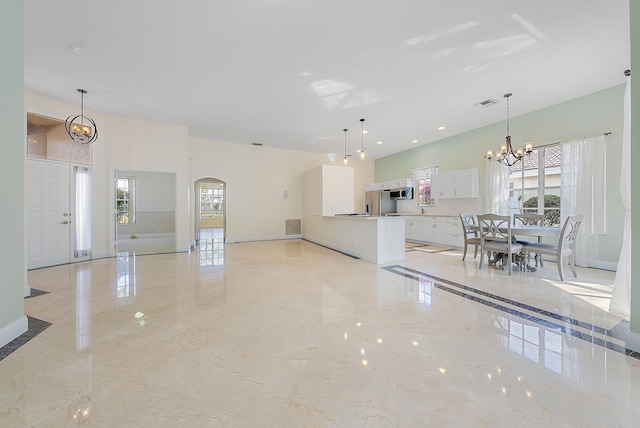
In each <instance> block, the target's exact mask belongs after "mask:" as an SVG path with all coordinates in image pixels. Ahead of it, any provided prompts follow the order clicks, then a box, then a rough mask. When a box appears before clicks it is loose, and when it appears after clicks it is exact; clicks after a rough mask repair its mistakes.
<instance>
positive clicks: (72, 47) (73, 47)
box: [67, 43, 84, 54]
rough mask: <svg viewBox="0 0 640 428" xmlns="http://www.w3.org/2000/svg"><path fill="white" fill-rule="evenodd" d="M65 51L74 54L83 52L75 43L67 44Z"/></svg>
mask: <svg viewBox="0 0 640 428" xmlns="http://www.w3.org/2000/svg"><path fill="white" fill-rule="evenodd" d="M67 49H68V50H69V52H71V53H74V54H79V53H82V51H83V50H84V49H83V48H82V46H80V45H79V44H76V43H67Z"/></svg>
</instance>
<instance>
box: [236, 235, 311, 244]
mask: <svg viewBox="0 0 640 428" xmlns="http://www.w3.org/2000/svg"><path fill="white" fill-rule="evenodd" d="M286 239H302V235H273V236H261V237H257V238H227V239H225V242H226V243H227V244H238V243H241V242H256V241H282V240H286Z"/></svg>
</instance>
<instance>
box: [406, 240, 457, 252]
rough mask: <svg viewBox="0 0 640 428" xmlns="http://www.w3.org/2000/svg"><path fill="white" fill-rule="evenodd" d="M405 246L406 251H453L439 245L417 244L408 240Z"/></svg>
mask: <svg viewBox="0 0 640 428" xmlns="http://www.w3.org/2000/svg"><path fill="white" fill-rule="evenodd" d="M404 248H405V251H406V252H411V251H421V252H423V253H443V252H445V251H451V248H445V247H438V246H436V245H423V244H416V243H414V242H406V243H405V247H404Z"/></svg>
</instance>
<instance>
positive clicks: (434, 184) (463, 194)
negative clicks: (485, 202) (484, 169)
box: [431, 168, 480, 199]
mask: <svg viewBox="0 0 640 428" xmlns="http://www.w3.org/2000/svg"><path fill="white" fill-rule="evenodd" d="M479 177H480V173H479V171H478V170H477V169H475V168H469V169H459V170H457V171H450V172H443V173H440V174H434V175H432V176H431V195H432V196H433V197H434V198H435V199H461V198H479V197H480V188H479V184H478V183H479V181H480V179H479Z"/></svg>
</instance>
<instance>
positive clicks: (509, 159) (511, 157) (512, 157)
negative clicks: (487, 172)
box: [485, 93, 533, 166]
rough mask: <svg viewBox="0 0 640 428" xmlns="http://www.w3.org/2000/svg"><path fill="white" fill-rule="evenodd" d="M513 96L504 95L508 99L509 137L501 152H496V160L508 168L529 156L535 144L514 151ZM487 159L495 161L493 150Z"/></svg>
mask: <svg viewBox="0 0 640 428" xmlns="http://www.w3.org/2000/svg"><path fill="white" fill-rule="evenodd" d="M511 95H512V94H511V93H508V94H504V97H505V98H506V99H507V136H506V138H505V142H504V144H503V145H502V146H500V152H499V153H498V152H496V160H497V161H498V162H500V163H501V164H503V165H506V166H512V165H515V164H516V163H517V162H518V161H519V160H520V159H522V157H523V156H524V155H525V154H526V155H527V156H528V155H530V154H531V152H532V151H533V143H532V142H531V141H527V142H526V143H525V147H524V149H517V150H514V149H513V146H512V145H511V135H510V133H509V98H510V97H511ZM485 157H486V158H487V159H493V157H494V156H493V150H492V149H489V150H487V156H485Z"/></svg>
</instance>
